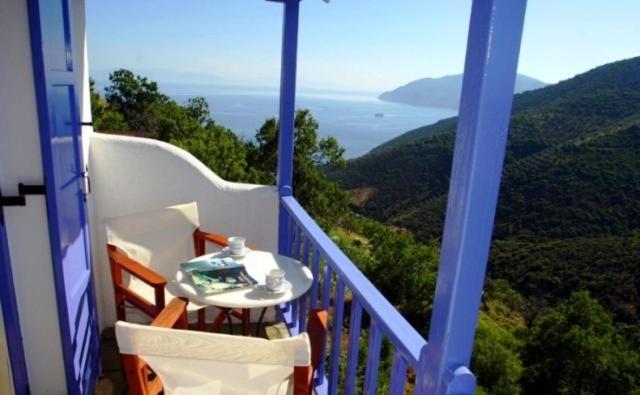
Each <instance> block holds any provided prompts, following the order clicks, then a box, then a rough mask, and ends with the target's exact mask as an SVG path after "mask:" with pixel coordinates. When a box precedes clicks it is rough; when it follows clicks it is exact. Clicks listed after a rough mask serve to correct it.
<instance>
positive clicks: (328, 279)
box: [311, 250, 333, 383]
mask: <svg viewBox="0 0 640 395" xmlns="http://www.w3.org/2000/svg"><path fill="white" fill-rule="evenodd" d="M316 255H318V256H319V255H320V251H317V250H316ZM322 269H323V270H322V271H323V276H322V304H321V306H322V309H324V310H326V311H329V303H330V297H331V295H330V293H331V283H332V281H333V279H332V277H333V270H332V269H331V266H329V264H327V263H326V260H325V265H324V267H323V268H322ZM319 280H320V279H319V278H318V276H314V277H313V284H314V285H315V286H316V289H317V288H318V281H319ZM311 287H312V289H313V285H311ZM326 352H327V351H326V349H325V350H322V354H323V355H322V358H321V359H320V366H319V367H318V379H319V381H320V383H323V382H326V380H325V379H324V371H325V354H326Z"/></svg>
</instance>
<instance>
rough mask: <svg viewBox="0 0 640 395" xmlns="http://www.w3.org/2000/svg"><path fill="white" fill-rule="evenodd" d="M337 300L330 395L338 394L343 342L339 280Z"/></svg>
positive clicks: (341, 301) (334, 317)
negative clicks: (341, 344)
mask: <svg viewBox="0 0 640 395" xmlns="http://www.w3.org/2000/svg"><path fill="white" fill-rule="evenodd" d="M337 283H338V284H337V286H336V299H335V304H334V305H333V331H332V332H333V334H332V336H331V361H330V362H329V364H330V365H331V366H330V369H331V370H330V371H329V395H336V394H337V393H338V373H339V370H340V366H339V365H340V343H341V341H342V320H343V319H344V283H343V282H342V280H340V278H338V279H337Z"/></svg>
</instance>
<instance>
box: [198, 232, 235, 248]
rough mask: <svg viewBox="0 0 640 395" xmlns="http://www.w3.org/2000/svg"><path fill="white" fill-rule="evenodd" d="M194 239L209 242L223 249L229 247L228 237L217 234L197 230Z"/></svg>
mask: <svg viewBox="0 0 640 395" xmlns="http://www.w3.org/2000/svg"><path fill="white" fill-rule="evenodd" d="M193 237H194V239H197V240H203V241H208V242H210V243H213V244H217V245H219V246H221V247H226V246H227V245H228V243H227V236H223V235H220V234H217V233H211V232H203V231H201V230H200V229H196V230H195V232H193Z"/></svg>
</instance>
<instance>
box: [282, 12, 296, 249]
mask: <svg viewBox="0 0 640 395" xmlns="http://www.w3.org/2000/svg"><path fill="white" fill-rule="evenodd" d="M282 3H283V6H284V18H283V19H284V23H283V28H282V60H281V65H280V67H281V71H280V115H279V123H280V133H279V135H278V180H277V181H278V191H279V193H280V197H282V196H291V195H292V193H293V189H292V186H293V148H294V141H295V139H294V121H295V108H296V66H297V56H298V19H299V18H298V17H299V10H300V0H282ZM278 215H279V216H278V253H279V254H286V252H287V250H288V248H289V244H290V240H289V239H290V234H289V227H288V226H287V224H288V222H289V221H288V213H287V211H286V210H285V208H284V207H283V206H282V203H280V212H279V214H278Z"/></svg>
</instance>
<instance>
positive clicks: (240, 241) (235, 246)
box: [227, 236, 246, 255]
mask: <svg viewBox="0 0 640 395" xmlns="http://www.w3.org/2000/svg"><path fill="white" fill-rule="evenodd" d="M245 242H246V239H245V238H244V237H240V236H233V237H229V238H228V239H227V244H228V246H229V252H230V253H231V254H232V255H242V253H243V252H244V243H245Z"/></svg>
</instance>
